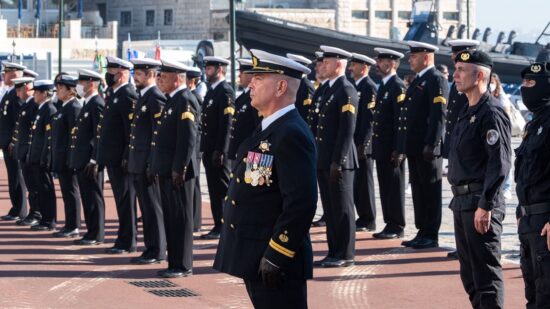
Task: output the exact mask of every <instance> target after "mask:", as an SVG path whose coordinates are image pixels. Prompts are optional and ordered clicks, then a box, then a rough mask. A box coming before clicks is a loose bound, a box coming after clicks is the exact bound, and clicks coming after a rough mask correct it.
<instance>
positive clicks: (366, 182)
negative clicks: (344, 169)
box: [353, 76, 376, 230]
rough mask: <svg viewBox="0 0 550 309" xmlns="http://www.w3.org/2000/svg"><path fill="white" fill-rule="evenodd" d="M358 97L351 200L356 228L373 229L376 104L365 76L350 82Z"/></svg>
mask: <svg viewBox="0 0 550 309" xmlns="http://www.w3.org/2000/svg"><path fill="white" fill-rule="evenodd" d="M354 86H355V89H357V96H358V97H359V103H358V108H357V109H358V111H357V123H356V126H355V133H354V134H353V140H354V142H355V146H356V147H357V154H358V157H359V169H358V170H357V171H355V179H354V183H353V197H354V198H353V199H354V202H355V208H356V210H357V214H358V215H359V218H358V219H357V222H356V227H357V228H358V229H359V228H364V229H369V230H374V229H375V228H376V204H375V202H374V176H373V165H374V162H373V159H372V141H371V137H372V122H373V110H374V108H375V105H376V85H375V84H374V82H373V81H372V79H371V78H370V77H369V76H364V77H363V78H362V79H361V80H360V81H359V83H357V82H356V83H355V84H354Z"/></svg>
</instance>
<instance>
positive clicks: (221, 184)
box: [200, 57, 235, 239]
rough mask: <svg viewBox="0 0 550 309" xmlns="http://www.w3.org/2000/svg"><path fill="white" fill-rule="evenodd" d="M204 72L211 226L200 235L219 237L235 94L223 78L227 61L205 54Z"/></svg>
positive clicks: (203, 124)
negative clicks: (206, 90) (205, 80)
mask: <svg viewBox="0 0 550 309" xmlns="http://www.w3.org/2000/svg"><path fill="white" fill-rule="evenodd" d="M204 61H205V65H204V66H205V74H206V78H207V79H208V83H209V84H210V89H209V90H208V92H207V93H206V96H205V97H204V104H203V107H202V115H201V130H202V132H201V144H200V151H201V152H202V153H203V155H202V156H203V157H202V164H204V169H205V171H206V181H207V183H208V194H209V195H210V209H211V210H212V217H213V218H214V227H213V228H212V230H211V231H210V232H208V233H207V234H204V235H202V236H201V238H203V239H219V238H220V229H221V219H222V205H223V198H224V196H225V194H226V193H227V186H228V184H229V165H230V163H229V161H228V158H227V151H228V148H229V136H230V131H231V130H230V129H229V128H230V127H231V122H232V119H233V114H234V113H235V105H234V102H235V93H234V91H233V89H232V88H231V85H229V83H227V82H226V81H225V73H226V71H227V65H228V64H229V61H228V60H226V59H223V58H220V57H204Z"/></svg>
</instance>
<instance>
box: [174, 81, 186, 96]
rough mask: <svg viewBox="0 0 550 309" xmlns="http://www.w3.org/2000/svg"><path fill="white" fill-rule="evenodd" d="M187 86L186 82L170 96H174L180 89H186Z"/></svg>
mask: <svg viewBox="0 0 550 309" xmlns="http://www.w3.org/2000/svg"><path fill="white" fill-rule="evenodd" d="M185 88H187V85H186V84H183V85H181V86H179V87H178V88H176V90H174V91H172V92H170V97H171V98H173V97H174V95H175V94H176V93H178V91H180V90H183V89H185Z"/></svg>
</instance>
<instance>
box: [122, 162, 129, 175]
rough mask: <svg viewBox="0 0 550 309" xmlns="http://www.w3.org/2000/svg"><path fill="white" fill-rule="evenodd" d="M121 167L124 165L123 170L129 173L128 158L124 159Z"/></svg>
mask: <svg viewBox="0 0 550 309" xmlns="http://www.w3.org/2000/svg"><path fill="white" fill-rule="evenodd" d="M120 167H122V172H123V173H124V175H126V174H128V160H126V159H122V162H121V163H120Z"/></svg>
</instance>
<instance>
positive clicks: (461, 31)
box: [456, 24, 466, 39]
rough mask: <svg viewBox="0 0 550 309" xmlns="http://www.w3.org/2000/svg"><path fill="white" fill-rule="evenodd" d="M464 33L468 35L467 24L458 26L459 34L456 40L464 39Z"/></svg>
mask: <svg viewBox="0 0 550 309" xmlns="http://www.w3.org/2000/svg"><path fill="white" fill-rule="evenodd" d="M464 33H466V25H465V24H460V25H459V26H458V32H457V34H456V38H457V39H463V38H464Z"/></svg>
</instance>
